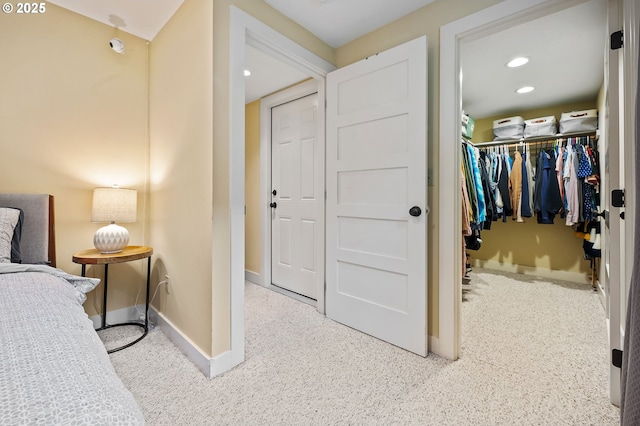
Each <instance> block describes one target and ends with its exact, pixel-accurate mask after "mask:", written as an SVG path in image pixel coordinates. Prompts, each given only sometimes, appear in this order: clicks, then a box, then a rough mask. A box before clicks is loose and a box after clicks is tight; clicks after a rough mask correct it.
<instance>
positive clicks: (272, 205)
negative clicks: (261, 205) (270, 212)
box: [269, 202, 278, 209]
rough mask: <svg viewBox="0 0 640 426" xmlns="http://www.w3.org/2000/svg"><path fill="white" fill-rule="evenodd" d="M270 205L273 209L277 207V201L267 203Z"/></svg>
mask: <svg viewBox="0 0 640 426" xmlns="http://www.w3.org/2000/svg"><path fill="white" fill-rule="evenodd" d="M269 205H270V206H271V208H272V209H275V208H276V207H278V203H276V202H273V203H271V204H269Z"/></svg>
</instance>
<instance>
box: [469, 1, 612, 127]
mask: <svg viewBox="0 0 640 426" xmlns="http://www.w3.org/2000/svg"><path fill="white" fill-rule="evenodd" d="M606 19H607V6H606V1H604V0H591V1H589V2H587V3H583V4H581V5H578V6H575V7H572V8H569V9H565V10H563V11H560V12H557V13H555V14H552V15H548V16H546V17H543V18H540V19H537V20H533V21H530V22H528V23H525V24H522V25H518V26H516V27H513V28H510V29H508V30H505V31H502V32H500V33H497V34H493V35H490V36H487V37H484V38H481V39H479V40H477V41H473V42H470V43H466V44H463V45H462V46H461V47H460V63H461V66H462V107H463V109H464V110H465V111H466V112H468V113H469V114H470V115H471V116H472V117H475V118H483V117H489V116H495V115H501V114H510V113H512V112H513V111H522V110H527V109H536V108H541V107H545V106H550V105H559V104H562V103H569V102H574V101H583V100H595V99H596V97H597V95H598V90H599V89H600V86H601V85H602V82H603V78H604V52H605V44H606V41H607V36H606ZM516 56H525V57H528V58H529V63H528V64H526V65H524V66H522V67H519V68H507V67H506V66H505V64H506V63H507V62H509V61H510V60H511V59H513V58H514V57H516ZM525 85H527V86H534V87H535V88H536V89H535V90H534V91H533V92H531V93H527V94H522V95H520V94H517V93H516V92H515V90H516V89H517V88H519V87H522V86H525Z"/></svg>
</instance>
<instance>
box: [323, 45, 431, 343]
mask: <svg viewBox="0 0 640 426" xmlns="http://www.w3.org/2000/svg"><path fill="white" fill-rule="evenodd" d="M426 120H427V39H426V37H421V38H418V39H416V40H413V41H410V42H408V43H405V44H402V45H400V46H398V47H395V48H393V49H390V50H388V51H385V52H382V53H379V54H376V55H374V56H371V57H369V58H367V59H364V60H362V61H360V62H357V63H354V64H351V65H349V66H347V67H344V68H341V69H338V70H336V71H333V72H331V73H329V74H328V76H327V153H326V155H327V157H326V158H327V160H326V161H327V163H326V164H327V186H326V188H327V203H326V208H327V216H326V217H327V219H326V234H327V237H326V244H327V257H326V262H327V264H326V281H327V285H326V313H327V317H329V318H331V319H333V320H335V321H338V322H340V323H342V324H345V325H347V326H350V327H353V328H355V329H357V330H360V331H362V332H364V333H367V334H370V335H372V336H375V337H377V338H379V339H382V340H385V341H387V342H389V343H392V344H394V345H397V346H399V347H402V348H404V349H407V350H409V351H411V352H415V353H417V354H419V355H422V356H425V355H426V353H427V345H426V318H427V316H426V314H427V313H426V299H427V296H426V293H427V292H426V269H427V268H426V262H427V244H426V241H427V229H426V222H427V217H426V214H427V212H428V208H427V205H426V200H427V178H426V164H427V152H426V144H427V124H426Z"/></svg>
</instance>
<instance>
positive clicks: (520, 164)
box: [456, 0, 607, 357]
mask: <svg viewBox="0 0 640 426" xmlns="http://www.w3.org/2000/svg"><path fill="white" fill-rule="evenodd" d="M606 10H607V9H606V1H604V0H592V1H588V2H586V3H582V4H579V5H577V6H574V7H571V8H568V9H565V10H562V11H559V12H556V13H553V14H551V15H547V16H544V17H541V18H537V19H533V20H530V21H529V22H523V23H519V24H518V25H516V26H513V27H511V28H506V29H504V30H502V31H501V32H499V33H496V34H491V35H487V36H485V37H481V38H478V39H475V40H472V41H469V42H467V43H464V44H463V45H461V68H462V109H463V114H462V116H463V120H462V123H461V130H462V132H461V133H462V137H461V139H460V140H459V141H456V143H457V144H458V145H459V146H460V156H459V158H460V164H459V165H458V167H460V173H461V177H462V179H461V180H462V185H461V188H459V191H460V197H461V201H462V202H461V206H462V217H461V218H460V220H461V223H462V234H463V235H461V236H460V250H461V251H462V253H463V256H462V259H463V262H462V264H461V265H459V267H460V268H461V269H462V272H463V273H462V275H463V276H464V278H463V284H462V298H463V303H462V310H463V316H462V318H463V322H464V321H465V318H466V316H465V315H464V311H465V305H467V306H469V303H468V302H469V301H470V300H471V301H478V300H481V299H482V298H485V297H496V294H501V296H500V297H501V301H500V302H499V303H498V302H496V300H494V299H492V300H482V301H481V303H480V304H478V303H475V304H474V308H473V309H474V310H478V309H482V308H479V307H478V306H485V307H486V309H498V310H499V311H497V312H492V316H491V318H493V319H492V321H503V320H504V321H505V322H506V323H505V327H504V330H505V331H504V336H502V337H503V338H504V339H507V340H509V339H513V338H514V336H516V334H517V333H518V332H517V330H518V329H520V326H521V325H523V324H521V323H520V321H523V322H524V321H528V322H531V321H533V322H534V323H535V324H537V328H538V329H540V333H541V335H547V336H550V335H555V337H558V336H557V335H556V334H557V333H558V331H557V330H558V328H557V327H558V324H562V323H563V321H564V320H563V315H564V314H565V313H566V314H567V315H571V312H574V313H575V312H576V310H577V311H580V309H581V307H580V306H578V305H577V300H581V301H583V302H581V303H585V302H584V300H587V301H589V302H587V303H590V304H595V305H598V309H596V310H595V312H596V314H595V315H592V317H593V318H591V319H590V321H593V323H594V324H595V325H597V326H598V327H605V312H604V308H602V310H601V312H600V310H599V308H600V306H599V304H600V296H599V295H600V294H601V290H600V283H599V282H598V268H599V267H600V259H599V257H600V224H601V221H602V220H603V218H602V215H601V214H600V213H599V212H601V211H602V210H601V209H600V187H601V185H600V183H601V178H602V175H603V173H604V170H603V169H604V167H605V163H606V158H605V148H604V147H603V144H605V143H606V141H604V140H603V134H601V133H602V132H601V131H600V127H602V122H603V119H604V117H603V116H602V113H603V111H606V88H605V87H604V69H605V66H604V59H603V58H604V52H605V48H606V46H605V43H606V40H607V37H606V13H607V12H606ZM515 59H518V61H516V62H515V63H512V60H515ZM518 62H519V63H518ZM507 294H508V295H509V297H505V298H503V299H502V296H505V295H507ZM578 294H579V295H580V296H579V297H578V296H577V295H578ZM492 295H493V296H492ZM521 297H524V298H526V300H527V303H525V304H524V306H528V307H530V311H529V309H527V308H525V310H524V311H522V310H521V311H520V312H517V313H514V312H511V311H509V309H510V307H509V305H510V303H509V300H512V299H513V298H521ZM518 306H520V308H519V309H522V306H523V305H522V304H521V305H518ZM591 308H593V306H591ZM600 314H601V315H600ZM574 316H575V315H574ZM550 317H552V318H553V320H552V321H550ZM474 318H475V317H474ZM519 318H521V320H520V319H519ZM567 323H568V322H567ZM544 327H547V328H548V329H544ZM465 330H468V328H465ZM467 332H468V331H467ZM562 332H564V331H562ZM509 336H511V337H509ZM532 339H534V338H533V337H532ZM592 343H593V345H599V346H603V345H606V342H605V341H602V342H599V341H598V342H592ZM537 344H542V345H544V339H542V341H538V342H537ZM473 350H478V348H474V347H469V346H465V336H464V334H463V336H462V356H463V357H464V354H465V351H473Z"/></svg>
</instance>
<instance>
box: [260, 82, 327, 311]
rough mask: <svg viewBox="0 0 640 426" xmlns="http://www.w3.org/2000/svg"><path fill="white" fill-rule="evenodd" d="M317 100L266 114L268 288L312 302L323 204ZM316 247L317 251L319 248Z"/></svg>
mask: <svg viewBox="0 0 640 426" xmlns="http://www.w3.org/2000/svg"><path fill="white" fill-rule="evenodd" d="M317 110H318V95H317V94H312V95H309V96H305V97H303V98H300V99H297V100H294V101H291V102H288V103H285V104H282V105H279V106H276V107H274V108H272V110H271V123H272V126H271V129H272V130H271V131H272V139H271V140H272V148H271V156H272V165H271V170H272V177H271V185H272V191H274V192H272V194H273V195H272V203H273V204H272V206H273V207H272V209H271V217H272V222H271V224H272V225H271V235H272V237H271V242H272V248H271V282H272V284H274V285H277V286H278V287H282V288H285V289H287V290H290V291H293V292H295V293H298V294H301V295H303V296H306V297H309V298H311V299H317V293H318V284H317V276H318V271H319V270H320V269H321V268H323V267H324V265H321V264H318V259H319V256H318V253H317V250H318V246H319V245H318V241H321V239H322V234H321V230H322V228H321V227H320V226H319V223H318V217H317V216H318V206H319V205H320V203H321V202H322V198H321V197H322V196H323V195H324V194H322V193H321V188H322V184H321V182H319V173H318V172H319V170H318V168H319V167H321V164H319V162H318V156H319V155H318V154H319V152H318V150H319V149H321V148H322V146H321V145H318V140H317V130H318V126H317V115H318V114H317ZM320 247H321V246H320Z"/></svg>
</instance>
